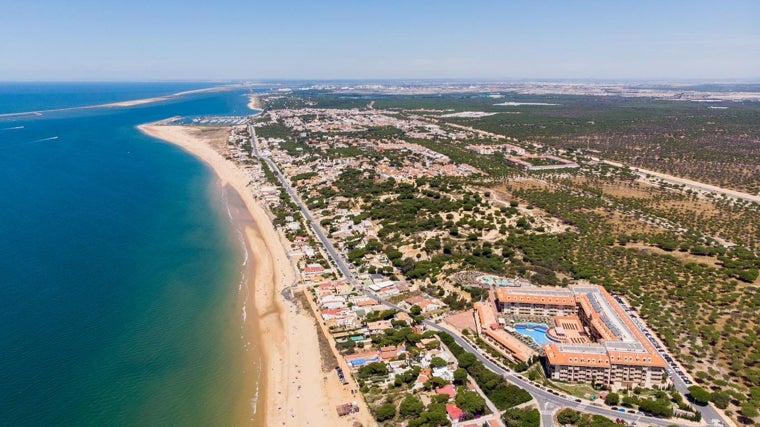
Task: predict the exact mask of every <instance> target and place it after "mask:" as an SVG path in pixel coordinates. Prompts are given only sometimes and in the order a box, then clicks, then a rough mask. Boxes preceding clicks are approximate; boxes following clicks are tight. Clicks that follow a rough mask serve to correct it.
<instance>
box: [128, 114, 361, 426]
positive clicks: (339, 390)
mask: <svg viewBox="0 0 760 427" xmlns="http://www.w3.org/2000/svg"><path fill="white" fill-rule="evenodd" d="M139 128H140V130H141V131H143V132H144V133H146V134H148V135H150V136H153V137H156V138H160V139H162V140H165V141H168V142H171V143H173V144H176V145H178V146H180V147H182V148H183V149H184V150H186V151H188V152H189V153H191V154H193V155H194V156H196V157H198V158H199V159H201V160H202V161H204V162H205V163H207V164H208V165H209V166H210V167H211V168H212V169H213V170H214V171H215V172H216V174H217V175H218V177H219V179H220V181H221V184H222V186H223V187H225V188H228V189H232V190H234V191H235V192H236V193H237V194H238V195H239V196H240V199H241V201H242V203H243V204H244V206H245V208H246V209H247V213H248V215H246V216H247V217H248V218H247V221H245V220H236V219H235V215H233V221H236V223H238V224H239V225H241V226H242V227H241V228H242V229H243V230H244V231H243V232H244V234H245V240H246V245H247V247H248V253H249V254H250V259H249V262H248V264H247V266H248V268H249V270H248V272H249V274H248V280H247V282H248V283H247V284H246V285H247V286H243V287H241V291H240V300H241V307H242V308H243V309H244V310H245V312H246V315H245V323H246V325H245V331H246V332H245V339H246V340H248V342H250V345H249V346H247V348H248V349H249V350H248V351H253V352H257V351H258V350H259V349H260V350H261V352H260V356H261V361H262V362H263V368H262V369H261V374H260V375H259V376H258V377H259V378H258V384H251V385H249V387H246V393H245V396H241V398H240V404H239V405H238V407H239V414H237V416H236V420H237V421H238V422H236V424H237V425H258V426H279V425H287V426H291V425H299V426H302V425H310V426H325V427H327V426H341V425H351V423H352V421H353V420H349V419H346V418H343V419H341V418H339V417H338V415H337V413H336V411H335V406H336V405H338V404H342V403H346V401H347V400H346V398H347V397H346V396H347V395H348V396H350V392H348V390H347V388H346V387H343V386H342V385H341V384H340V382H339V381H338V379H337V375H335V373H334V372H324V371H323V369H322V360H321V357H320V351H319V343H318V339H317V333H318V330H317V325H316V323H315V321H314V319H313V318H312V317H311V316H309V315H308V313H306V312H305V311H304V310H299V309H298V308H297V307H296V306H295V304H293V303H291V302H288V301H286V300H285V299H284V298H283V296H282V294H281V292H282V290H283V289H284V288H286V287H288V286H290V285H293V284H294V283H296V280H297V274H296V271H295V269H294V267H293V265H292V264H291V261H290V260H289V259H288V256H287V253H286V250H285V247H284V246H283V243H282V241H281V237H280V236H279V235H278V233H277V231H276V230H275V228H274V226H273V224H272V222H271V221H270V219H269V217H268V216H267V213H266V211H265V210H264V208H263V207H262V206H261V205H260V204H259V203H258V202H257V201H256V200H255V198H254V195H253V192H255V189H252V188H250V187H249V186H248V184H249V182H250V180H249V178H248V176H247V175H246V174H245V172H244V171H243V170H241V169H240V168H238V167H237V166H236V165H235V164H234V163H233V162H231V161H229V160H226V159H225V158H224V157H223V155H221V154H220V153H219V152H217V151H216V150H214V148H212V146H216V147H217V149H222V148H221V147H223V146H224V144H220V143H219V141H209V140H208V138H204V137H203V132H201V131H200V130H199V129H198V128H193V127H189V126H162V125H157V124H150V125H142V126H140V127H139ZM217 138H218V137H217ZM258 355H259V354H258V353H257V354H255V355H251V356H252V361H251V363H254V362H255V359H257V358H256V357H253V356H258ZM252 381H254V382H255V381H256V380H255V378H252ZM257 385H258V386H260V387H257ZM257 390H258V392H257ZM257 395H258V398H256V397H257ZM349 401H350V400H349ZM363 415H364V416H365V417H366V416H368V414H363ZM364 425H368V424H364Z"/></svg>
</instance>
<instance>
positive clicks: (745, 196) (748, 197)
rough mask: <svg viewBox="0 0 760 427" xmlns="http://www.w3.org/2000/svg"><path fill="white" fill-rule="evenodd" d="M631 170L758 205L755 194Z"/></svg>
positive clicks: (759, 197)
mask: <svg viewBox="0 0 760 427" xmlns="http://www.w3.org/2000/svg"><path fill="white" fill-rule="evenodd" d="M602 162H603V163H606V164H608V165H610V166H615V167H619V168H623V167H625V166H626V165H624V164H622V163H620V162H613V161H610V160H602ZM631 170H632V171H633V172H635V173H636V174H638V175H639V176H640V177H642V178H644V179H646V178H647V175H650V176H654V177H657V178H660V179H661V180H663V181H665V182H668V183H670V184H675V185H683V186H685V187H688V188H691V189H693V190H698V191H705V192H708V193H712V194H714V195H715V196H717V197H721V196H724V195H725V196H728V197H732V198H734V199H738V200H744V201H747V202H755V203H760V195H757V194H749V193H744V192H741V191H737V190H732V189H730V188H723V187H718V186H715V185H710V184H705V183H704V182H698V181H693V180H691V179H687V178H681V177H678V176H673V175H668V174H665V173H662V172H656V171H653V170H649V169H642V168H638V167H631Z"/></svg>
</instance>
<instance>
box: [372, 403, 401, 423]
mask: <svg viewBox="0 0 760 427" xmlns="http://www.w3.org/2000/svg"><path fill="white" fill-rule="evenodd" d="M395 416H396V405H394V404H393V403H386V404H384V405H380V406H378V407H377V409H375V419H376V420H378V421H385V420H390V419H392V418H393V417H395Z"/></svg>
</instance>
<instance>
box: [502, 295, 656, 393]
mask: <svg viewBox="0 0 760 427" xmlns="http://www.w3.org/2000/svg"><path fill="white" fill-rule="evenodd" d="M495 293H496V307H497V309H498V311H500V312H502V313H505V314H510V315H512V316H514V317H518V318H530V317H551V318H552V323H553V325H552V327H551V328H550V329H549V330H548V331H547V337H548V338H549V339H550V340H551V341H554V342H552V343H551V344H545V345H544V346H543V349H544V352H545V353H546V361H547V369H548V371H549V374H550V376H551V377H552V378H555V379H558V380H560V381H568V382H586V383H591V384H604V385H606V386H609V387H613V388H625V387H636V386H641V387H652V386H654V385H660V384H662V383H663V382H665V381H666V379H667V373H666V371H665V368H666V367H667V364H666V362H665V360H663V359H662V357H660V355H659V354H658V353H657V351H656V350H655V349H654V347H653V346H652V345H651V343H650V342H649V341H648V340H647V339H646V337H644V335H643V334H642V333H641V331H640V330H639V329H638V328H637V327H636V325H634V323H633V321H632V320H631V318H630V317H629V316H628V314H627V313H626V312H625V311H624V310H623V308H622V307H620V305H619V304H618V303H617V301H615V299H614V298H612V296H611V295H610V294H609V293H608V292H607V291H606V290H605V289H604V288H603V287H601V286H595V285H576V286H570V287H569V288H550V287H514V288H509V287H502V288H497V289H496V292H495Z"/></svg>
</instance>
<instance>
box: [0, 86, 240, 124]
mask: <svg viewBox="0 0 760 427" xmlns="http://www.w3.org/2000/svg"><path fill="white" fill-rule="evenodd" d="M234 88H235V86H234V85H227V86H214V87H208V88H203V89H194V90H186V91H183V92H177V93H172V94H170V95H163V96H155V97H152V98H142V99H132V100H128V101H119V102H110V103H107V104H96V105H82V106H79V107H66V108H53V109H50V110H34V111H19V112H17V113H3V114H0V118H9V117H24V116H41V115H43V114H44V113H57V112H60V111H75V110H90V109H95V108H120V107H134V106H137V105H143V104H151V103H154V102H160V101H168V100H170V99H174V98H179V97H181V96H185V95H191V94H194V93H203V92H220V91H223V90H229V89H234ZM249 105H250V104H249Z"/></svg>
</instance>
